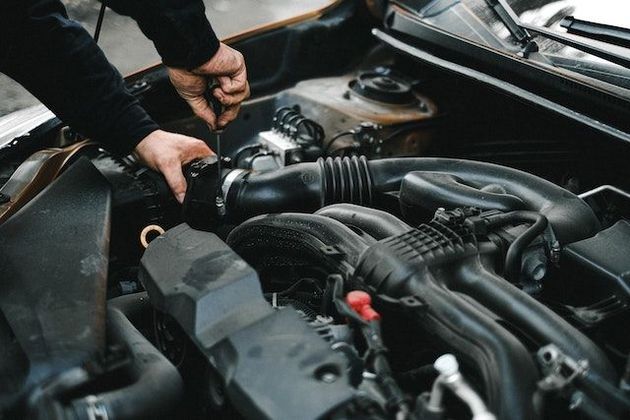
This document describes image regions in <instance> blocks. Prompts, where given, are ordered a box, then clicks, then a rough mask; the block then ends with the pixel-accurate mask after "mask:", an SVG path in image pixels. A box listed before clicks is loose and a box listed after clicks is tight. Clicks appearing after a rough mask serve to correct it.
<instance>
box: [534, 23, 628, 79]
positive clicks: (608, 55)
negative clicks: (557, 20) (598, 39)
mask: <svg viewBox="0 0 630 420" xmlns="http://www.w3.org/2000/svg"><path fill="white" fill-rule="evenodd" d="M523 27H524V28H527V29H528V30H530V31H531V32H535V33H537V34H539V35H542V36H544V37H545V38H549V39H551V40H553V41H556V42H560V43H562V44H564V45H567V46H569V47H572V48H575V49H576V50H580V51H584V52H585V53H587V54H590V55H594V56H595V57H599V58H603V59H604V60H606V61H610V62H611V63H615V64H618V65H620V66H622V67H625V68H629V69H630V57H629V56H625V55H621V54H617V53H615V52H613V51H609V50H606V49H603V48H600V47H598V46H596V45H593V44H591V43H586V42H583V41H580V40H577V39H573V38H569V37H567V36H564V35H562V34H560V33H558V32H554V31H552V30H550V29H547V28H541V27H538V26H533V25H528V24H526V23H524V24H523Z"/></svg>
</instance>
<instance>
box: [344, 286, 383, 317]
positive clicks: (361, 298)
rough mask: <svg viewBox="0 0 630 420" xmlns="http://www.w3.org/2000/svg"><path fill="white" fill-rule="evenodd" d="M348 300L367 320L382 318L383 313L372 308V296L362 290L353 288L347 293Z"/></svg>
mask: <svg viewBox="0 0 630 420" xmlns="http://www.w3.org/2000/svg"><path fill="white" fill-rule="evenodd" d="M346 302H347V303H348V305H350V307H351V308H352V309H354V311H355V312H356V313H358V314H359V316H360V317H361V318H363V319H364V320H366V321H376V320H379V319H381V315H380V314H379V313H378V312H376V311H375V310H374V308H372V306H371V305H372V297H371V296H370V295H369V294H368V293H366V292H364V291H362V290H353V291H351V292H349V293H348V294H347V295H346Z"/></svg>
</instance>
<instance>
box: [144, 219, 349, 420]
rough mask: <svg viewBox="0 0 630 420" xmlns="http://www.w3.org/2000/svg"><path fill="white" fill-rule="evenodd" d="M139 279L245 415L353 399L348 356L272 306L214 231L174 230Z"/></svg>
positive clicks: (310, 415) (312, 410)
mask: <svg viewBox="0 0 630 420" xmlns="http://www.w3.org/2000/svg"><path fill="white" fill-rule="evenodd" d="M140 279H141V281H142V282H143V284H144V285H145V287H146V289H147V291H148V293H149V297H150V299H151V302H152V304H153V305H154V306H155V307H156V308H157V309H158V310H160V311H162V312H164V313H167V314H169V315H170V316H172V317H173V318H174V319H175V320H176V321H177V322H178V324H179V325H180V326H181V327H182V329H183V330H184V331H185V332H186V333H187V334H188V335H189V337H190V338H191V339H192V341H193V342H194V343H195V344H196V345H197V347H198V348H199V350H200V351H201V352H202V353H203V354H204V355H205V356H206V357H207V358H208V361H209V363H210V364H211V365H212V366H213V367H214V368H215V369H216V371H217V372H218V373H219V375H220V376H221V377H222V378H223V380H224V381H225V389H226V393H227V395H228V397H229V399H230V401H231V402H232V404H233V405H234V406H235V407H236V408H237V410H239V411H240V412H241V414H243V415H244V416H246V417H248V418H270V419H271V418H273V419H295V418H300V419H315V418H321V417H323V416H325V415H327V414H329V413H330V412H331V411H332V410H334V409H335V408H337V407H339V406H340V405H343V404H344V403H345V402H348V401H350V400H352V398H353V397H354V389H353V388H352V387H351V386H350V385H349V380H348V377H347V375H346V373H345V365H344V362H343V359H342V357H341V356H340V355H338V354H337V353H335V352H334V351H333V350H332V349H330V347H329V346H328V344H327V343H326V342H325V341H324V340H322V339H321V338H320V337H319V336H318V335H317V334H316V333H315V331H313V329H312V328H311V327H310V326H309V325H308V324H306V322H305V321H303V320H302V319H301V318H300V316H299V315H298V314H297V312H296V311H295V310H293V309H290V308H285V309H282V310H275V309H273V308H272V307H271V305H269V304H268V303H267V301H265V299H264V297H263V294H262V290H261V287H260V283H259V280H258V275H257V273H256V271H254V269H253V268H251V267H250V266H249V265H248V264H247V263H246V262H245V261H244V260H243V259H241V258H240V257H239V256H238V255H237V254H236V253H235V252H234V251H233V250H232V249H231V248H230V247H228V245H227V244H225V243H224V242H223V241H222V240H221V239H219V237H217V236H216V235H214V234H212V233H209V232H203V231H198V230H194V229H192V228H190V227H189V226H188V225H186V224H182V225H179V226H177V227H175V228H173V229H171V230H169V231H168V232H166V233H165V234H164V235H162V236H160V237H158V238H156V239H155V240H154V241H153V242H151V245H150V246H149V248H148V249H147V250H146V252H145V254H144V256H143V258H142V261H141V270H140Z"/></svg>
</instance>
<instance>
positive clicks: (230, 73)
mask: <svg viewBox="0 0 630 420" xmlns="http://www.w3.org/2000/svg"><path fill="white" fill-rule="evenodd" d="M168 75H169V77H170V79H171V82H172V83H173V86H175V89H176V90H177V92H178V93H179V95H180V96H181V97H182V98H184V99H185V100H186V102H188V104H189V105H190V107H191V108H192V110H193V112H194V113H195V114H196V115H197V116H198V117H199V118H201V119H202V120H204V121H205V122H206V123H207V124H208V125H209V126H210V127H211V128H212V129H213V130H215V129H217V128H219V129H221V128H224V127H225V126H226V125H227V124H229V123H230V122H231V121H233V120H234V119H235V118H236V116H237V115H238V111H239V109H240V108H241V102H243V101H244V100H245V99H247V98H248V97H249V84H248V83H247V70H246V68H245V60H244V59H243V55H242V54H241V53H240V52H238V51H236V50H234V49H232V48H230V47H228V46H227V45H225V44H223V43H222V44H221V45H220V47H219V50H218V51H217V53H216V54H215V55H214V56H213V57H212V58H211V59H210V60H209V61H208V62H206V63H205V64H202V65H201V66H199V67H197V68H196V69H194V70H192V71H188V70H185V69H180V68H172V67H168ZM213 79H215V80H216V81H217V82H218V85H219V87H218V88H216V89H215V90H214V91H213V92H212V94H213V95H214V96H215V97H216V98H217V99H218V100H219V102H221V104H223V106H224V107H225V111H224V112H223V113H222V114H221V116H220V117H219V119H218V121H217V116H216V115H214V112H213V111H212V108H211V107H210V105H209V104H208V102H207V101H206V99H205V98H204V93H205V91H206V89H207V88H208V82H211V81H212V80H213Z"/></svg>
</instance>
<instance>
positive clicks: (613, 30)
mask: <svg viewBox="0 0 630 420" xmlns="http://www.w3.org/2000/svg"><path fill="white" fill-rule="evenodd" d="M560 26H562V27H563V28H565V29H566V30H567V32H568V33H570V34H574V35H580V36H583V37H585V38H590V39H596V40H599V41H604V42H607V43H609V44H614V45H619V46H621V47H626V48H630V29H626V28H620V27H619V26H613V25H606V24H603V23H595V22H589V21H586V20H580V19H576V18H574V17H573V16H567V17H565V18H564V19H562V21H560Z"/></svg>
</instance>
